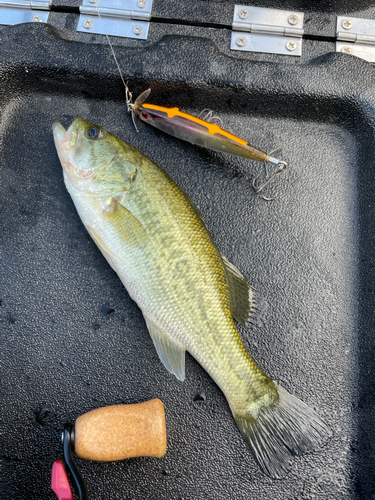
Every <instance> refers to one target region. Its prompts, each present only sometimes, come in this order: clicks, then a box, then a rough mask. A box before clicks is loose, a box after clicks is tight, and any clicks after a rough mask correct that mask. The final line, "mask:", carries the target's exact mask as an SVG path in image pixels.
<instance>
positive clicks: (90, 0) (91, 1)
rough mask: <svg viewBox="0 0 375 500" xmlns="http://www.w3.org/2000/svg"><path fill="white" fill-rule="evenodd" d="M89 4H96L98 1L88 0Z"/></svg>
mask: <svg viewBox="0 0 375 500" xmlns="http://www.w3.org/2000/svg"><path fill="white" fill-rule="evenodd" d="M89 2H90V3H98V2H99V0H89Z"/></svg>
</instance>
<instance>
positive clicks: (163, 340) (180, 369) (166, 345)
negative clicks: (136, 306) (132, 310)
mask: <svg viewBox="0 0 375 500" xmlns="http://www.w3.org/2000/svg"><path fill="white" fill-rule="evenodd" d="M144 318H145V320H146V325H147V328H148V331H149V333H150V336H151V338H152V341H153V343H154V346H155V349H156V352H157V353H158V355H159V358H160V361H161V362H162V363H163V365H164V366H165V367H166V369H167V370H168V371H169V372H170V373H172V374H173V375H175V376H176V377H177V378H178V380H181V381H183V380H185V349H181V348H180V347H179V346H178V345H177V344H175V343H174V342H172V341H171V340H170V339H169V338H168V336H167V334H166V333H165V332H164V331H163V330H161V329H160V328H159V327H158V326H157V325H155V323H154V322H153V321H151V320H149V319H148V318H146V316H144Z"/></svg>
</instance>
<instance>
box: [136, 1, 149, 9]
mask: <svg viewBox="0 0 375 500" xmlns="http://www.w3.org/2000/svg"><path fill="white" fill-rule="evenodd" d="M137 5H138V7H139V8H140V9H145V8H146V7H147V5H148V2H147V0H138V2H137Z"/></svg>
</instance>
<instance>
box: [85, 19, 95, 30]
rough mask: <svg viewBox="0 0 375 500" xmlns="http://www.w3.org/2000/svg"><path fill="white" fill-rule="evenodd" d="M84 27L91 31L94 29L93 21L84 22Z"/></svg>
mask: <svg viewBox="0 0 375 500" xmlns="http://www.w3.org/2000/svg"><path fill="white" fill-rule="evenodd" d="M83 27H84V28H86V29H87V30H89V29H91V28H93V27H94V23H93V22H92V20H91V19H86V20H85V21H83Z"/></svg>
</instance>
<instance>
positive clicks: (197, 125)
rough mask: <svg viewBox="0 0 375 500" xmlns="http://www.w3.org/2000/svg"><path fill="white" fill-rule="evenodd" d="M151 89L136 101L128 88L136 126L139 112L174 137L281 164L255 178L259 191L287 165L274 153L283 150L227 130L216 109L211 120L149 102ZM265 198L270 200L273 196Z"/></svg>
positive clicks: (128, 99) (152, 123)
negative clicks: (258, 145) (260, 146)
mask: <svg viewBox="0 0 375 500" xmlns="http://www.w3.org/2000/svg"><path fill="white" fill-rule="evenodd" d="M150 93H151V89H148V90H146V91H145V92H143V93H142V94H141V95H140V96H139V97H138V98H137V99H136V101H135V103H134V104H132V102H131V97H129V96H131V94H130V93H129V89H127V95H126V99H127V106H128V111H129V112H130V113H131V115H132V118H133V123H134V126H135V128H136V129H137V126H136V123H135V117H136V116H137V117H139V118H140V119H141V120H142V121H144V122H146V123H149V124H150V125H152V126H153V127H155V128H157V129H159V130H162V131H163V132H166V133H167V134H169V135H172V136H173V137H177V138H178V139H182V140H183V141H187V142H190V143H191V144H196V145H197V146H203V147H205V148H208V149H213V150H215V151H221V152H224V153H229V154H232V155H235V156H241V157H243V158H248V159H250V160H255V161H259V162H263V163H264V164H265V165H267V164H268V163H273V164H275V165H277V166H278V168H277V169H276V170H275V172H274V173H273V175H272V176H271V177H269V176H268V172H267V169H266V177H267V179H266V181H265V182H263V183H262V184H260V185H258V184H257V180H258V178H259V177H260V174H259V175H258V176H257V177H255V178H254V179H253V188H254V190H255V192H256V193H258V194H259V193H260V192H261V191H262V190H263V189H264V188H265V187H266V186H267V185H268V184H269V183H270V182H271V181H272V179H274V178H275V177H276V176H277V175H279V174H280V173H281V172H282V171H283V170H284V169H285V167H286V166H287V164H286V162H285V161H282V160H279V159H277V158H275V157H273V156H272V154H275V153H276V152H278V151H280V150H276V151H273V152H272V153H266V152H265V151H262V150H261V149H258V148H256V147H254V146H252V145H251V144H249V143H248V142H246V141H244V140H243V139H240V138H239V137H237V136H236V135H233V134H231V133H230V132H227V131H226V130H224V129H223V128H222V127H220V126H219V125H218V124H217V123H214V122H213V119H214V117H212V112H211V113H209V114H208V115H207V117H208V120H204V119H202V118H199V117H196V116H194V115H190V114H188V113H184V112H182V111H180V110H179V109H178V108H166V107H163V106H156V105H154V104H148V103H146V100H147V99H148V97H149V95H150ZM137 130H138V129H137ZM262 197H263V196H262ZM263 198H264V199H266V200H270V199H273V198H265V197H263Z"/></svg>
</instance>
